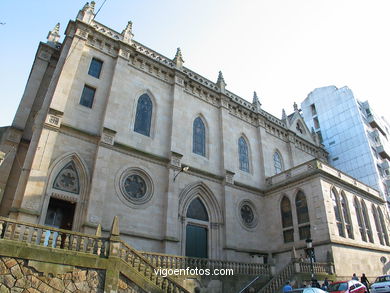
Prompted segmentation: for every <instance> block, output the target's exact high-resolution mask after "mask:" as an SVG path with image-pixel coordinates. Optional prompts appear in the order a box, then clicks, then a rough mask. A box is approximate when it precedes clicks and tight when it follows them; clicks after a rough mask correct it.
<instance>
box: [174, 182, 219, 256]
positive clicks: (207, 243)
mask: <svg viewBox="0 0 390 293" xmlns="http://www.w3.org/2000/svg"><path fill="white" fill-rule="evenodd" d="M179 217H180V219H181V253H182V255H185V256H189V257H207V258H213V259H218V258H220V257H221V239H222V235H221V233H222V224H223V217H222V212H221V209H220V207H219V204H218V201H217V199H216V198H215V196H214V194H213V192H212V191H211V190H210V188H209V187H208V186H207V185H206V184H204V183H203V182H196V183H193V184H190V185H188V186H187V187H186V188H184V189H183V191H182V192H181V193H180V199H179ZM195 243H196V245H195Z"/></svg>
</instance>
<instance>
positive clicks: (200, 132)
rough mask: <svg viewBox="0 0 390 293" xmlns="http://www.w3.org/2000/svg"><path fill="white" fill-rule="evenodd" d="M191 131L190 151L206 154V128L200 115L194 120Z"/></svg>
mask: <svg viewBox="0 0 390 293" xmlns="http://www.w3.org/2000/svg"><path fill="white" fill-rule="evenodd" d="M192 131H193V134H192V135H193V142H192V152H194V153H195V154H198V155H201V156H204V157H205V156H206V128H205V126H204V123H203V121H202V119H201V118H200V117H197V118H196V119H195V120H194V124H193V130H192Z"/></svg>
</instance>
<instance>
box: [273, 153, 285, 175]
mask: <svg viewBox="0 0 390 293" xmlns="http://www.w3.org/2000/svg"><path fill="white" fill-rule="evenodd" d="M273 157H274V168H275V174H279V173H280V172H282V171H283V164H282V158H281V156H280V154H279V153H278V152H275V153H274V156H273Z"/></svg>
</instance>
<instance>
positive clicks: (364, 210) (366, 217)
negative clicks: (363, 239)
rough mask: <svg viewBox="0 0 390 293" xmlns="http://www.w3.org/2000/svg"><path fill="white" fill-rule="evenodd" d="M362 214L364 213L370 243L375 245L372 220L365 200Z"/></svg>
mask: <svg viewBox="0 0 390 293" xmlns="http://www.w3.org/2000/svg"><path fill="white" fill-rule="evenodd" d="M362 212H363V219H364V226H365V229H366V233H367V235H368V239H369V240H370V242H372V243H374V239H373V238H372V231H371V224H370V219H369V218H368V212H367V206H366V204H365V203H364V201H363V200H362Z"/></svg>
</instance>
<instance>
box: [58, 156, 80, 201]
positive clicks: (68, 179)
mask: <svg viewBox="0 0 390 293" xmlns="http://www.w3.org/2000/svg"><path fill="white" fill-rule="evenodd" d="M53 188H54V189H58V190H62V191H66V192H70V193H75V194H79V193H80V180H79V174H78V172H77V169H76V165H75V163H74V162H73V161H70V162H69V163H67V164H66V165H65V166H64V167H63V168H62V169H61V170H60V172H58V174H57V176H56V178H55V179H54V182H53Z"/></svg>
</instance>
